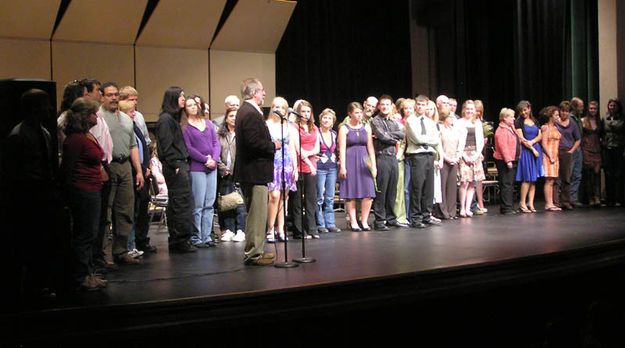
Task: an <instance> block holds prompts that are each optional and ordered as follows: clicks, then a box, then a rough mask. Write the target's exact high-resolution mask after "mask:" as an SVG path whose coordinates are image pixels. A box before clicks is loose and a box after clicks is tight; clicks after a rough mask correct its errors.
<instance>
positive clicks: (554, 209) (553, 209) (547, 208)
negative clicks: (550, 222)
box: [545, 205, 562, 211]
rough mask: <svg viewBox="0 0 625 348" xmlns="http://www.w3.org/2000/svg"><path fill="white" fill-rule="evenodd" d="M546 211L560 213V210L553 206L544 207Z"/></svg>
mask: <svg viewBox="0 0 625 348" xmlns="http://www.w3.org/2000/svg"><path fill="white" fill-rule="evenodd" d="M545 210H546V211H562V208H560V207H556V206H555V205H554V206H552V207H545Z"/></svg>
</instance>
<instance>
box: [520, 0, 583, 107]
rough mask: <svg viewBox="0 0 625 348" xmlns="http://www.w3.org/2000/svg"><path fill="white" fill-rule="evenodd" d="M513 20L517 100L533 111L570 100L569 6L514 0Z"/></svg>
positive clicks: (558, 1)
mask: <svg viewBox="0 0 625 348" xmlns="http://www.w3.org/2000/svg"><path fill="white" fill-rule="evenodd" d="M515 2H516V4H515V21H514V41H515V45H514V61H515V64H514V66H515V69H514V74H515V82H516V83H515V87H516V96H517V99H519V100H521V99H525V100H529V101H530V102H531V103H532V105H533V110H534V114H535V115H536V113H537V112H538V111H539V110H540V109H539V108H542V107H543V106H545V105H551V104H553V105H557V104H558V103H560V101H561V100H564V99H570V97H571V96H570V93H569V92H568V90H569V89H570V88H569V87H568V86H570V83H571V82H570V81H571V80H570V76H571V74H570V73H569V72H570V71H571V64H570V57H571V52H570V47H571V45H570V41H571V40H570V35H571V32H570V30H569V29H568V28H569V27H570V24H569V15H568V14H569V13H570V6H569V3H570V2H569V1H566V0H534V1H532V0H522V1H521V0H517V1H515Z"/></svg>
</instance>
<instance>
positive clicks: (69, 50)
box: [52, 41, 134, 105]
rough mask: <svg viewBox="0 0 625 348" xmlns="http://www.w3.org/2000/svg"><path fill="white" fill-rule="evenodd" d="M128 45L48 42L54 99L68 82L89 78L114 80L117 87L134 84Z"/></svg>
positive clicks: (132, 62)
mask: <svg viewBox="0 0 625 348" xmlns="http://www.w3.org/2000/svg"><path fill="white" fill-rule="evenodd" d="M132 50H133V48H132V46H122V45H110V44H98V43H85V42H81V43H78V42H57V41H54V42H52V78H53V79H54V80H55V81H56V82H57V85H56V89H57V100H58V101H59V105H60V100H61V98H62V97H63V87H64V86H65V84H66V83H67V82H69V81H72V80H75V79H81V78H85V77H92V78H96V79H98V80H100V81H101V82H106V81H114V82H117V84H118V85H119V86H120V87H121V86H123V85H128V84H130V85H132V84H134V60H133V51H132Z"/></svg>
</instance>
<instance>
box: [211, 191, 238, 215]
mask: <svg viewBox="0 0 625 348" xmlns="http://www.w3.org/2000/svg"><path fill="white" fill-rule="evenodd" d="M241 204H243V197H242V196H241V194H240V193H239V190H234V191H232V192H230V193H228V194H227V195H219V197H218V198H217V206H218V207H219V211H229V210H232V209H236V207H238V206H239V205H241Z"/></svg>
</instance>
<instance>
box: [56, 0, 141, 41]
mask: <svg viewBox="0 0 625 348" xmlns="http://www.w3.org/2000/svg"><path fill="white" fill-rule="evenodd" d="M147 2H148V1H147V0H132V1H128V0H106V1H101V0H72V1H71V2H70V4H69V6H68V7H67V10H66V11H65V14H64V15H63V19H61V23H60V24H59V26H58V28H57V29H56V32H55V33H54V38H53V40H58V41H81V42H99V43H113V44H126V45H129V44H130V45H131V44H133V43H134V42H135V38H136V37H137V32H138V31H139V25H140V24H141V19H142V18H143V12H144V11H145V7H146V4H147Z"/></svg>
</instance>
